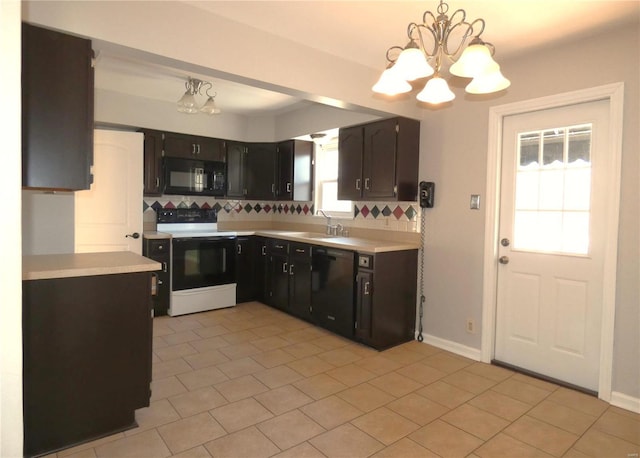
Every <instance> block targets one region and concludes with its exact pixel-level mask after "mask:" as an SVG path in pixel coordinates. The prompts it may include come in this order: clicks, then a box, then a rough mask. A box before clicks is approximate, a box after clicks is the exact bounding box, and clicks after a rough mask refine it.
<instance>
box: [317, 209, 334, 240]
mask: <svg viewBox="0 0 640 458" xmlns="http://www.w3.org/2000/svg"><path fill="white" fill-rule="evenodd" d="M316 215H322V216H324V217H325V218H327V230H326V233H327V235H331V217H330V216H329V215H327V214H326V213H325V212H324V210H318V211H317V212H316Z"/></svg>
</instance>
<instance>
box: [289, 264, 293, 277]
mask: <svg viewBox="0 0 640 458" xmlns="http://www.w3.org/2000/svg"><path fill="white" fill-rule="evenodd" d="M289 275H293V264H290V265H289Z"/></svg>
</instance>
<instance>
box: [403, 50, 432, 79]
mask: <svg viewBox="0 0 640 458" xmlns="http://www.w3.org/2000/svg"><path fill="white" fill-rule="evenodd" d="M393 68H394V71H396V72H397V74H398V76H399V77H400V78H402V79H404V80H406V81H413V80H417V79H418V78H425V77H427V76H431V75H433V68H431V65H429V63H428V62H427V58H426V57H425V56H424V53H423V52H422V51H420V50H419V49H418V48H413V47H407V48H405V49H404V50H403V51H402V52H401V53H400V55H399V56H398V60H397V61H396V63H395V65H394V66H393Z"/></svg>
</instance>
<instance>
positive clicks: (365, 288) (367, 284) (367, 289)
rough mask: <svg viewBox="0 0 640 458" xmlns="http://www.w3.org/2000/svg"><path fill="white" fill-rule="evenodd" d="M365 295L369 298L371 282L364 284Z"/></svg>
mask: <svg viewBox="0 0 640 458" xmlns="http://www.w3.org/2000/svg"><path fill="white" fill-rule="evenodd" d="M364 295H365V296H368V295H369V282H368V281H367V282H365V283H364Z"/></svg>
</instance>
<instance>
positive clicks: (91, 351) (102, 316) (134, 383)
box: [22, 272, 152, 456]
mask: <svg viewBox="0 0 640 458" xmlns="http://www.w3.org/2000/svg"><path fill="white" fill-rule="evenodd" d="M123 291H126V294H122V292H123ZM70 292H72V293H70ZM22 295H23V368H24V369H23V371H24V372H23V385H24V399H23V405H24V453H25V455H26V456H34V455H40V454H46V453H49V452H51V451H55V450H57V449H60V448H64V447H68V446H71V445H75V444H78V443H81V442H85V441H89V440H92V439H97V438H99V437H103V436H106V435H109V434H113V433H115V432H119V431H122V430H125V429H128V428H132V427H134V426H135V425H136V423H135V416H134V413H135V410H136V409H139V408H142V407H145V406H148V405H149V398H150V394H151V391H150V383H151V343H152V319H151V274H150V273H149V272H139V273H131V274H116V275H101V276H89V277H74V278H61V279H52V280H33V281H25V282H23V292H22Z"/></svg>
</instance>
